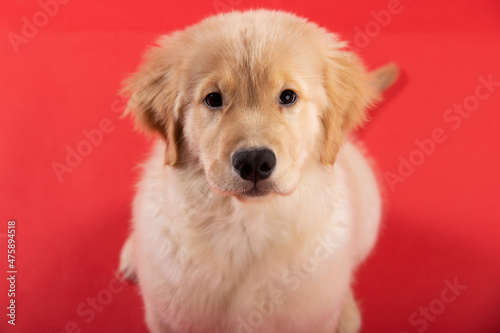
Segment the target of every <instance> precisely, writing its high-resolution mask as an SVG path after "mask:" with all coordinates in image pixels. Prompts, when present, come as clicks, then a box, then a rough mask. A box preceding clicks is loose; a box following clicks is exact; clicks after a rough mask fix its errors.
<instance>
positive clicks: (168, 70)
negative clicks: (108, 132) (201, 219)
mask: <svg viewBox="0 0 500 333" xmlns="http://www.w3.org/2000/svg"><path fill="white" fill-rule="evenodd" d="M156 44H157V45H156V46H153V47H151V48H150V49H149V50H148V51H147V52H146V53H145V55H144V59H143V63H142V64H141V65H140V67H139V69H138V70H137V72H136V73H134V74H132V75H131V76H130V77H129V78H128V79H127V80H125V81H124V86H123V89H122V90H121V93H122V94H123V95H124V96H126V97H128V98H129V101H128V104H127V108H126V109H125V113H124V115H127V114H132V115H133V116H134V118H135V123H136V128H139V129H141V130H147V131H152V132H158V133H159V134H160V135H161V136H162V138H163V139H164V140H165V142H166V147H167V149H166V153H165V164H167V165H175V164H176V162H177V160H178V157H179V156H178V155H179V141H180V138H181V132H182V129H181V125H180V110H181V105H182V100H181V91H180V89H179V75H180V73H179V71H180V69H179V67H180V66H179V65H180V61H181V55H180V52H179V49H180V47H181V46H180V45H179V42H178V36H177V35H175V34H174V35H172V36H164V37H161V38H160V39H159V40H158V41H157V43H156Z"/></svg>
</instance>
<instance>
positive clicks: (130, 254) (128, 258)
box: [118, 235, 137, 282]
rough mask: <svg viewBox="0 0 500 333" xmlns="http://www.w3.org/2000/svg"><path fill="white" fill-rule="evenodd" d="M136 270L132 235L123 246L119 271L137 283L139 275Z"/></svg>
mask: <svg viewBox="0 0 500 333" xmlns="http://www.w3.org/2000/svg"><path fill="white" fill-rule="evenodd" d="M135 269H136V266H135V259H134V242H133V237H132V235H130V236H129V237H128V239H127V240H126V241H125V244H123V247H122V251H121V253H120V265H119V267H118V271H119V272H120V273H121V274H122V275H123V277H125V278H126V279H127V280H130V281H133V282H136V281H137V274H136V270H135Z"/></svg>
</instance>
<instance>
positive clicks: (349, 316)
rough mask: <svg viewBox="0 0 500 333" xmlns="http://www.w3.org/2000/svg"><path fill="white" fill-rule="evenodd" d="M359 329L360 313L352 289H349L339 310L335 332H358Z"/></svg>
mask: <svg viewBox="0 0 500 333" xmlns="http://www.w3.org/2000/svg"><path fill="white" fill-rule="evenodd" d="M360 330H361V313H360V311H359V308H358V304H357V303H356V300H355V299H354V294H353V292H352V290H349V292H348V293H347V296H346V298H345V300H344V305H343V306H342V310H341V311H340V318H339V324H338V326H337V331H336V333H358V332H359V331H360Z"/></svg>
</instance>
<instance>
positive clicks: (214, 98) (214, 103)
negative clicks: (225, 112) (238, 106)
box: [205, 93, 222, 109]
mask: <svg viewBox="0 0 500 333" xmlns="http://www.w3.org/2000/svg"><path fill="white" fill-rule="evenodd" d="M205 104H206V105H207V106H208V107H209V108H212V109H217V108H220V107H222V96H221V95H220V94H219V93H210V94H208V95H207V97H205Z"/></svg>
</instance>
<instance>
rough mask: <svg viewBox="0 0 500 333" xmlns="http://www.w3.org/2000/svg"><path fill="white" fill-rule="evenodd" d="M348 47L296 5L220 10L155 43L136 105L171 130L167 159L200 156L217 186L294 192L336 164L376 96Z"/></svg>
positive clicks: (140, 117) (183, 163) (142, 119)
mask: <svg viewBox="0 0 500 333" xmlns="http://www.w3.org/2000/svg"><path fill="white" fill-rule="evenodd" d="M344 47H345V44H344V43H342V42H340V41H339V40H338V39H337V37H336V36H335V35H333V34H330V33H328V32H326V31H325V30H323V29H321V28H319V27H318V26H316V25H315V24H313V23H309V22H307V21H306V20H304V19H301V18H298V17H296V16H294V15H291V14H286V13H282V12H270V11H251V12H244V13H239V12H233V13H230V14H224V15H219V16H215V17H212V18H209V19H206V20H204V21H202V22H201V23H200V24H198V25H195V26H193V27H191V28H188V29H187V30H185V31H183V32H178V33H174V34H172V35H170V36H166V37H162V38H161V39H160V40H159V41H158V45H157V46H155V47H153V48H151V49H150V50H149V51H148V53H147V54H146V57H145V61H144V63H143V65H142V67H141V68H140V69H139V71H138V72H137V73H136V74H135V75H133V76H132V77H131V78H130V79H129V81H128V82H127V85H126V91H128V92H129V94H130V101H129V105H128V112H133V113H134V114H135V117H136V120H137V122H138V124H140V125H141V126H143V127H145V128H147V129H150V130H154V131H157V132H159V133H160V135H161V136H162V137H163V138H164V139H165V141H166V147H167V148H166V149H167V151H166V158H165V161H166V163H167V164H168V165H171V166H174V167H175V166H178V167H194V164H198V165H200V166H201V167H202V170H203V171H204V173H205V176H206V178H207V180H208V183H209V184H210V185H211V187H212V188H213V189H214V190H216V191H218V192H220V193H223V194H227V195H232V196H235V197H237V198H239V199H241V200H249V199H250V198H255V197H264V196H266V195H269V194H280V195H287V194H289V193H291V192H292V191H293V190H294V189H295V187H296V186H297V184H298V182H299V180H300V177H301V172H303V171H304V169H305V168H307V167H308V166H309V165H311V164H314V163H322V164H325V165H330V164H333V163H334V161H335V157H336V154H337V152H338V150H339V148H340V146H341V144H342V139H343V136H344V133H345V132H346V131H348V130H349V129H351V128H353V127H354V126H356V125H358V124H360V123H361V122H362V121H363V119H364V113H365V108H366V107H367V106H368V105H369V104H370V102H371V100H372V99H373V98H374V97H375V92H374V90H373V89H372V85H370V82H369V78H368V75H367V73H366V72H365V70H364V68H363V67H362V65H361V64H360V62H359V60H358V59H357V57H356V56H355V55H354V54H352V53H350V52H348V51H345V50H344V49H343V48H344Z"/></svg>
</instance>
